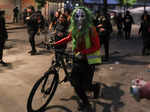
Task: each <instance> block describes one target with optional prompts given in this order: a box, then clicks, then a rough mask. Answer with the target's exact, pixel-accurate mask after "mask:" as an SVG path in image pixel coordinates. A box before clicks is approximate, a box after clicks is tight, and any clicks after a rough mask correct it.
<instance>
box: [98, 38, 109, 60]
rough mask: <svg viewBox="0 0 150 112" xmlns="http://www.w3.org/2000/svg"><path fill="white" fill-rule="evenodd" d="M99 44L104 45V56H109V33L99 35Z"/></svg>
mask: <svg viewBox="0 0 150 112" xmlns="http://www.w3.org/2000/svg"><path fill="white" fill-rule="evenodd" d="M100 45H104V50H105V58H107V59H108V58H109V35H107V36H105V37H102V36H100Z"/></svg>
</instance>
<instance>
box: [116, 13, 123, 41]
mask: <svg viewBox="0 0 150 112" xmlns="http://www.w3.org/2000/svg"><path fill="white" fill-rule="evenodd" d="M115 21H116V24H117V29H118V32H117V38H118V39H120V38H122V36H123V35H122V29H123V17H122V14H121V13H118V15H117V16H116V19H115Z"/></svg>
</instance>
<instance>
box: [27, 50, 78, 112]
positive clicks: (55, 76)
mask: <svg viewBox="0 0 150 112" xmlns="http://www.w3.org/2000/svg"><path fill="white" fill-rule="evenodd" d="M58 53H59V54H60V55H61V58H59V62H60V65H56V61H55V60H52V63H51V66H50V67H49V69H48V70H47V72H45V73H44V75H43V76H42V77H41V78H40V79H39V80H37V82H36V83H35V84H34V86H33V88H32V90H31V92H30V95H29V98H28V101H27V111H28V112H42V110H43V109H44V108H45V107H46V106H47V105H48V104H49V102H50V101H51V100H52V98H53V96H54V94H55V92H56V89H57V87H58V84H61V83H62V82H67V81H70V73H71V72H69V70H67V65H68V64H71V62H72V60H74V59H76V58H75V56H74V55H73V54H69V53H65V52H62V51H60V50H58ZM65 60H68V61H65ZM70 66H72V65H70ZM60 68H62V69H63V70H64V73H65V77H64V78H63V80H59V70H60ZM51 76H52V80H51V83H50V84H48V83H49V81H48V79H49V78H50V77H51ZM40 84H42V85H41V88H40ZM38 88H40V93H41V94H42V95H43V98H45V97H48V98H47V100H46V102H44V104H43V105H42V106H41V107H39V108H38V109H36V110H35V109H33V106H32V103H33V99H34V96H35V94H36V91H37V89H38Z"/></svg>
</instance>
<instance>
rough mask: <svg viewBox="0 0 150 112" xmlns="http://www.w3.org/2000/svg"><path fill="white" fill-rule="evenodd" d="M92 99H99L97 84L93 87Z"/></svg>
mask: <svg viewBox="0 0 150 112" xmlns="http://www.w3.org/2000/svg"><path fill="white" fill-rule="evenodd" d="M93 92H94V99H96V98H98V97H99V94H100V85H99V84H98V83H96V84H95V85H94V90H93Z"/></svg>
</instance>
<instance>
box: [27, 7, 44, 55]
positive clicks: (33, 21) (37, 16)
mask: <svg viewBox="0 0 150 112" xmlns="http://www.w3.org/2000/svg"><path fill="white" fill-rule="evenodd" d="M27 13H28V14H27V15H28V16H27V17H26V23H27V29H28V34H29V42H30V45H31V51H29V52H28V53H30V54H31V55H35V54H36V52H37V51H36V48H35V35H36V34H37V32H38V31H39V28H40V27H42V26H43V25H44V18H43V16H42V14H41V12H39V11H37V12H35V10H34V7H33V6H29V7H28V8H27Z"/></svg>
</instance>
